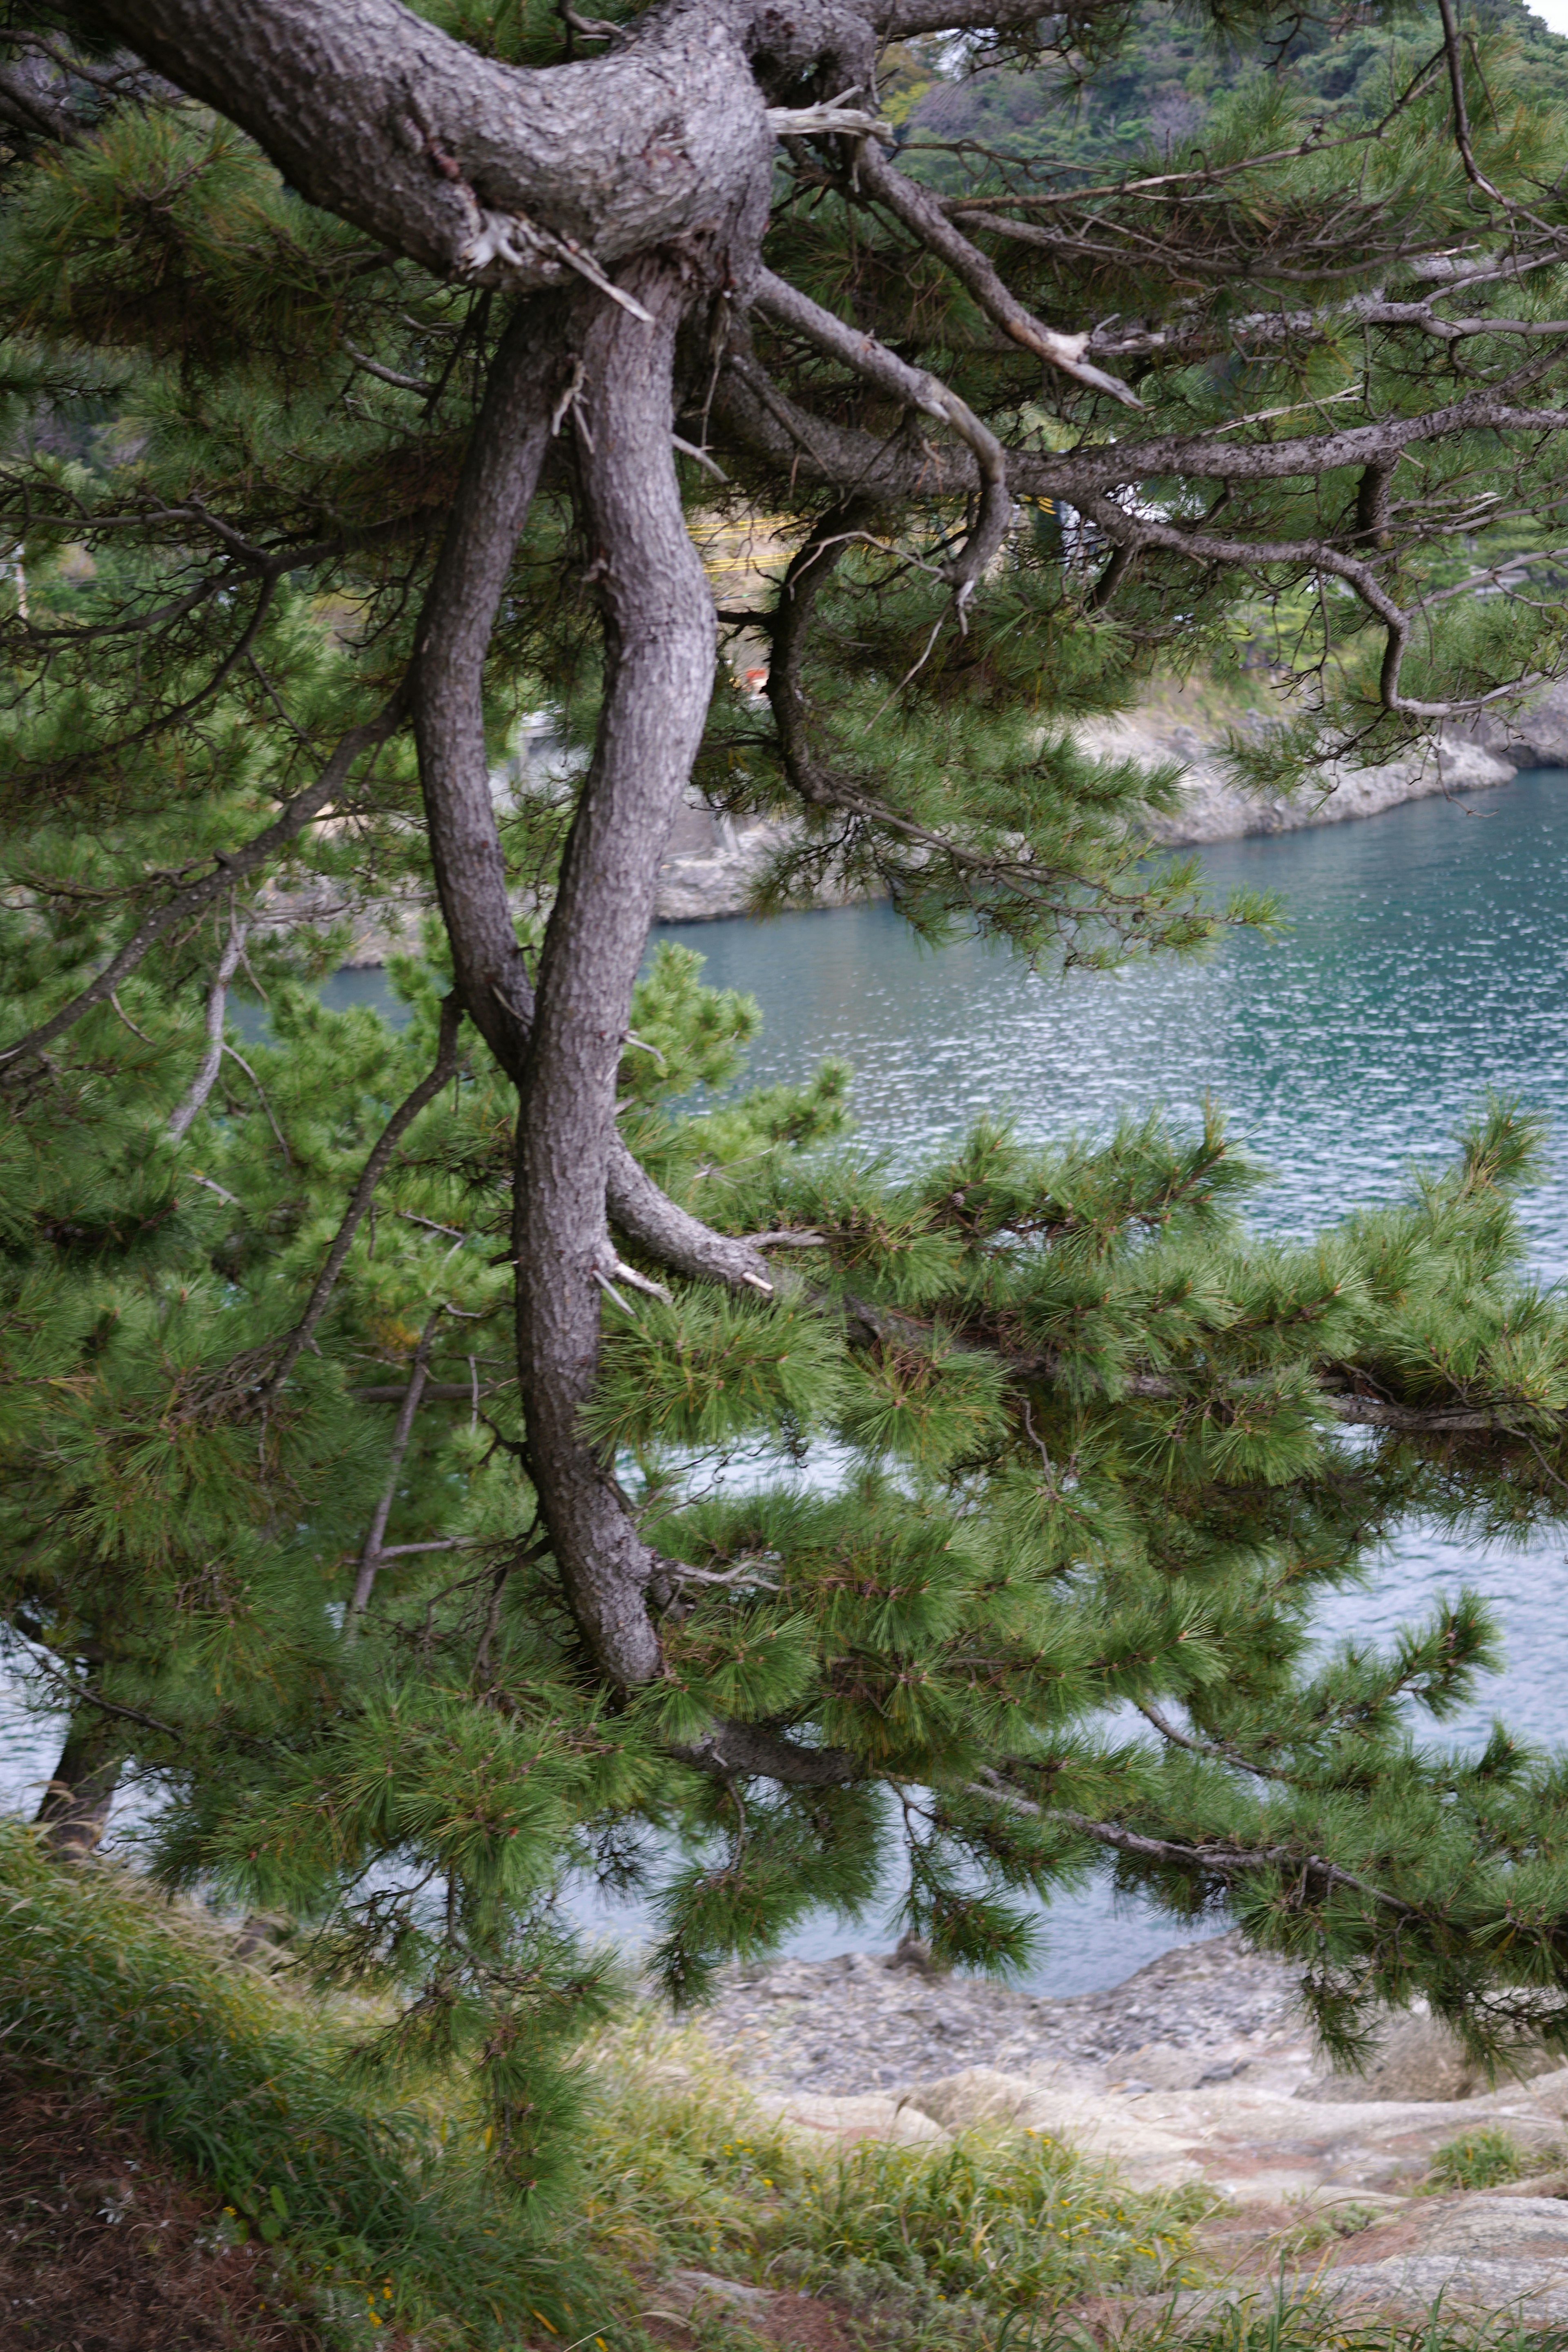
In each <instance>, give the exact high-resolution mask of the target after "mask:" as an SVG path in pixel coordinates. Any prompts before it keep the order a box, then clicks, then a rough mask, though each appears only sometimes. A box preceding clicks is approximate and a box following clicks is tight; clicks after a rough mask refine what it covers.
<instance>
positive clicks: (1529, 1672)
mask: <svg viewBox="0 0 1568 2352" xmlns="http://www.w3.org/2000/svg"><path fill="white" fill-rule="evenodd" d="M1205 866H1206V869H1207V873H1208V876H1209V877H1210V880H1211V882H1212V884H1213V885H1214V887H1215V889H1216V890H1218V891H1224V890H1226V889H1228V888H1230V887H1234V886H1237V885H1245V886H1247V887H1251V888H1255V889H1263V890H1272V891H1276V892H1278V893H1279V894H1280V895H1281V896H1282V898H1283V899H1284V901H1285V911H1286V914H1287V917H1288V919H1289V930H1288V931H1287V932H1286V934H1285V935H1284V937H1282V938H1279V939H1276V940H1259V939H1257V938H1255V937H1251V936H1248V935H1245V934H1243V935H1237V936H1234V937H1232V938H1230V939H1228V940H1226V943H1225V945H1224V946H1223V947H1222V948H1221V949H1220V950H1219V951H1218V953H1217V954H1215V956H1214V957H1213V958H1212V959H1211V960H1210V961H1207V962H1205V963H1203V964H1201V965H1185V966H1174V965H1167V966H1163V967H1155V968H1153V969H1152V970H1149V971H1142V972H1140V973H1136V974H1133V975H1132V976H1131V977H1129V978H1126V979H1122V980H1110V979H1106V978H1103V977H1094V976H1079V977H1076V978H1074V979H1072V980H1069V981H1068V982H1065V983H1064V982H1049V981H1040V980H1037V979H1035V978H1034V977H1032V976H1031V975H1030V974H1029V973H1028V972H1027V971H1026V970H1024V969H1023V968H1021V967H1020V966H1019V965H1018V964H1017V963H1016V961H1013V960H1012V959H1010V958H1009V957H1008V956H1006V955H1005V954H1004V953H1001V952H997V951H993V950H985V949H983V948H981V947H978V946H975V945H973V944H969V945H959V946H954V947H950V948H945V949H943V950H941V951H940V952H938V953H931V952H929V951H926V950H921V949H920V948H919V947H917V946H916V945H915V943H914V942H913V941H912V940H910V937H909V935H908V933H907V932H906V931H905V930H904V929H903V928H902V926H901V925H900V923H899V921H898V920H897V919H896V918H895V917H894V916H892V915H891V914H889V912H888V911H887V909H886V908H846V909H843V910H839V911H836V912H833V913H827V914H818V915H796V916H790V917H786V918H784V919H781V920H779V921H777V922H773V923H771V924H755V923H751V922H745V921H739V920H737V921H732V922H720V923H698V924H672V925H668V926H665V927H663V928H662V929H661V932H660V934H659V936H661V937H664V938H668V939H676V940H684V941H685V942H687V943H688V944H689V945H690V946H692V947H695V948H697V949H698V950H700V952H701V953H702V955H703V956H705V957H706V959H707V970H706V972H705V977H706V978H707V979H708V980H710V982H714V983H715V984H716V985H720V986H724V987H733V988H742V989H747V990H749V991H751V992H752V994H754V995H755V996H756V997H757V999H758V1000H759V1002H760V1003H761V1005H762V1008H763V1014H764V1016H765V1025H764V1028H763V1035H762V1037H761V1039H760V1041H759V1043H758V1045H757V1047H756V1049H755V1051H754V1053H753V1055H752V1076H754V1077H756V1078H757V1079H763V1080H767V1079H776V1078H798V1077H803V1076H805V1075H806V1074H807V1073H808V1072H809V1071H810V1069H811V1068H812V1067H813V1066H814V1064H815V1063H816V1061H817V1060H818V1059H819V1057H820V1056H821V1055H824V1054H830V1053H831V1054H837V1055H844V1056H845V1057H847V1059H848V1060H850V1061H851V1062H853V1063H854V1065H855V1068H856V1077H855V1083H854V1089H853V1102H854V1108H855V1111H856V1115H857V1117H858V1121H859V1127H860V1132H861V1134H862V1136H863V1137H864V1138H866V1139H869V1140H873V1141H875V1142H877V1143H878V1144H879V1145H882V1146H885V1147H886V1148H887V1149H888V1150H889V1151H890V1152H891V1153H892V1154H893V1156H894V1158H895V1160H897V1161H905V1162H907V1161H908V1160H910V1159H912V1158H915V1157H918V1156H919V1155H920V1154H921V1152H922V1151H925V1150H929V1149H930V1148H931V1147H932V1146H934V1145H937V1144H939V1143H941V1142H942V1141H943V1140H945V1139H949V1138H951V1137H952V1136H953V1135H955V1134H957V1133H958V1132H960V1131H961V1130H962V1129H963V1127H964V1126H965V1125H966V1124H967V1122H968V1121H969V1120H970V1119H972V1118H973V1117H974V1116H975V1115H976V1114H977V1113H979V1112H981V1111H985V1110H992V1109H995V1108H999V1107H1001V1106H1004V1105H1005V1106H1008V1107H1009V1108H1011V1110H1012V1111H1013V1113H1014V1115H1015V1117H1016V1120H1017V1124H1018V1126H1019V1128H1020V1129H1021V1131H1022V1132H1023V1133H1024V1134H1026V1136H1029V1137H1036V1138H1050V1137H1058V1136H1061V1135H1063V1134H1065V1133H1067V1132H1068V1130H1069V1129H1074V1128H1079V1129H1086V1130H1089V1131H1092V1132H1096V1133H1100V1134H1103V1133H1105V1132H1107V1131H1108V1130H1109V1129H1110V1127H1111V1126H1112V1125H1113V1124H1114V1122H1115V1120H1116V1118H1117V1117H1118V1116H1119V1115H1120V1114H1121V1113H1122V1112H1123V1111H1130V1110H1131V1111H1140V1110H1142V1109H1145V1108H1148V1107H1149V1106H1150V1105H1152V1104H1154V1103H1163V1104H1164V1105H1165V1107H1166V1108H1167V1110H1168V1111H1169V1113H1170V1114H1171V1116H1172V1117H1173V1118H1174V1119H1177V1120H1191V1119H1193V1118H1195V1117H1196V1116H1197V1114H1198V1110H1199V1107H1200V1105H1201V1103H1202V1101H1203V1098H1204V1097H1205V1095H1213V1096H1214V1097H1215V1098H1216V1099H1217V1100H1218V1101H1219V1102H1220V1103H1221V1104H1222V1105H1223V1106H1224V1108H1226V1111H1227V1113H1228V1114H1229V1115H1230V1118H1231V1120H1232V1122H1233V1125H1234V1127H1235V1129H1237V1132H1238V1133H1239V1134H1240V1135H1241V1136H1242V1137H1243V1138H1244V1139H1245V1140H1246V1142H1247V1145H1248V1146H1249V1147H1250V1149H1251V1150H1252V1151H1253V1153H1254V1155H1255V1156H1256V1157H1258V1158H1259V1159H1261V1160H1265V1161H1267V1162H1268V1164H1269V1166H1270V1167H1271V1168H1272V1169H1273V1170H1274V1171H1275V1173H1276V1178H1277V1181H1276V1182H1275V1183H1274V1184H1273V1185H1272V1187H1271V1188H1270V1189H1269V1190H1268V1192H1264V1193H1262V1194H1261V1195H1259V1196H1258V1207H1257V1211H1256V1216H1257V1221H1258V1223H1259V1224H1260V1225H1266V1226H1268V1228H1269V1229H1271V1230H1274V1231H1277V1232H1280V1233H1286V1234H1307V1233H1310V1232H1311V1231H1312V1230H1314V1229H1315V1228H1316V1227H1317V1226H1319V1225H1321V1224H1323V1223H1330V1222H1331V1221H1332V1220H1333V1219H1334V1218H1336V1217H1337V1216H1339V1215H1341V1214H1342V1213H1344V1211H1345V1210H1346V1209H1348V1208H1352V1207H1356V1206H1360V1205H1363V1204H1365V1203H1370V1202H1376V1201H1380V1200H1384V1199H1386V1198H1387V1197H1388V1196H1389V1195H1390V1194H1391V1193H1392V1192H1396V1191H1397V1190H1398V1189H1399V1187H1400V1186H1401V1185H1402V1183H1403V1182H1404V1181H1405V1174H1406V1171H1407V1169H1408V1167H1409V1164H1410V1162H1411V1160H1413V1159H1426V1160H1431V1159H1432V1158H1434V1157H1436V1156H1437V1155H1439V1154H1441V1153H1442V1152H1443V1150H1445V1148H1446V1143H1447V1137H1448V1136H1449V1134H1450V1133H1451V1131H1452V1130H1453V1129H1454V1128H1455V1127H1456V1126H1457V1125H1458V1122H1459V1120H1460V1119H1461V1118H1463V1117H1464V1116H1465V1114H1466V1112H1467V1111H1468V1109H1469V1108H1470V1107H1471V1106H1472V1105H1473V1104H1474V1103H1475V1102H1476V1100H1477V1098H1478V1097H1479V1095H1480V1094H1481V1093H1482V1092H1483V1091H1484V1090H1485V1089H1486V1088H1488V1087H1492V1088H1496V1089H1498V1090H1500V1091H1501V1092H1504V1093H1509V1094H1514V1095H1517V1096H1519V1097H1521V1099H1522V1100H1523V1101H1524V1102H1526V1103H1529V1104H1531V1105H1533V1106H1537V1107H1539V1108H1542V1109H1544V1110H1546V1111H1547V1112H1549V1113H1550V1114H1552V1117H1553V1118H1554V1120H1555V1122H1556V1129H1555V1135H1554V1139H1553V1166H1552V1173H1551V1176H1550V1178H1549V1180H1548V1181H1546V1182H1545V1183H1543V1184H1542V1185H1541V1186H1540V1187H1539V1188H1538V1189H1537V1190H1536V1191H1534V1192H1532V1193H1531V1194H1530V1196H1529V1197H1528V1199H1527V1200H1526V1202H1525V1204H1524V1213H1525V1222H1526V1224H1527V1227H1528V1230H1529V1234H1530V1240H1531V1256H1532V1260H1533V1264H1534V1265H1535V1267H1536V1269H1537V1271H1538V1272H1539V1273H1540V1274H1541V1275H1542V1277H1543V1278H1545V1279H1547V1280H1550V1281H1553V1282H1555V1281H1557V1280H1560V1279H1562V1278H1563V1276H1564V1275H1565V1274H1568V774H1561V775H1560V774H1557V773H1551V774H1542V775H1534V776H1524V777H1521V779H1520V780H1519V781H1518V782H1515V783H1514V784H1513V785H1512V786H1510V787H1505V788H1504V789H1503V790H1502V791H1500V792H1497V793H1480V794H1478V795H1477V796H1476V797H1475V798H1474V799H1473V800H1472V801H1470V802H1468V803H1463V804H1461V803H1448V802H1445V801H1442V800H1436V801H1425V802H1419V803H1415V804H1414V805H1412V806H1410V807H1407V808H1404V809H1399V810H1395V811H1394V812H1392V813H1391V814H1387V815H1384V816H1381V817H1376V818H1373V819H1370V820H1367V821H1364V822H1362V823H1354V824H1334V825H1327V826H1322V827H1319V828H1316V829H1313V830H1311V831H1308V832H1303V833H1297V834H1287V835H1279V836H1275V837H1272V838H1264V839H1259V840H1255V841H1245V842H1234V843H1226V844H1223V845H1218V846H1216V847H1215V848H1213V849H1211V850H1209V851H1208V852H1207V853H1206V855H1205ZM328 993H329V997H330V998H331V1001H335V1002H338V1003H346V1002H353V1001H366V1000H368V1001H372V1002H378V1001H384V993H385V992H384V987H383V984H382V982H380V979H379V976H378V975H375V974H372V973H342V974H341V975H340V976H339V978H338V980H337V981H336V982H332V983H330V985H329V991H328ZM1565 1550H1568V1545H1565V1542H1564V1539H1563V1538H1551V1539H1550V1540H1548V1541H1545V1542H1542V1543H1540V1544H1537V1545H1534V1546H1532V1547H1531V1549H1528V1550H1525V1551H1512V1552H1497V1551H1494V1552H1490V1553H1487V1552H1484V1551H1480V1550H1479V1549H1476V1548H1475V1547H1473V1546H1467V1545H1464V1544H1459V1543H1454V1542H1452V1541H1449V1540H1447V1539H1445V1538H1440V1537H1438V1536H1436V1535H1435V1534H1433V1533H1431V1532H1430V1531H1429V1530H1426V1529H1424V1528H1419V1527H1412V1528H1406V1529H1405V1531H1404V1532H1403V1534H1402V1536H1401V1538H1400V1540H1399V1541H1398V1543H1397V1544H1396V1545H1395V1546H1394V1547H1393V1548H1392V1550H1391V1553H1390V1556H1389V1557H1388V1558H1387V1559H1386V1560H1385V1561H1384V1564H1383V1566H1382V1569H1381V1570H1380V1573H1379V1576H1378V1579H1377V1581H1376V1585H1375V1589H1374V1590H1373V1591H1368V1592H1365V1593H1363V1594H1357V1595H1352V1596H1349V1597H1347V1598H1344V1599H1342V1600H1341V1601H1339V1602H1337V1603H1336V1604H1335V1615H1334V1619H1333V1622H1332V1623H1331V1625H1330V1626H1328V1627H1327V1628H1326V1630H1327V1631H1328V1632H1329V1633H1350V1632H1352V1631H1355V1632H1366V1633H1373V1632H1378V1631H1386V1630H1387V1629H1388V1628H1390V1627H1391V1626H1393V1625H1394V1624H1395V1623H1396V1622H1399V1621H1400V1620H1401V1619H1403V1618H1407V1617H1408V1616H1410V1615H1411V1614H1413V1613H1415V1612H1419V1611H1421V1610H1422V1609H1423V1608H1425V1607H1426V1605H1427V1604H1428V1603H1429V1602H1430V1601H1431V1600H1432V1599H1433V1598H1434V1597H1435V1595H1436V1593H1437V1592H1438V1591H1440V1590H1442V1589H1444V1588H1447V1587H1452V1586H1455V1585H1457V1584H1458V1583H1460V1582H1464V1581H1468V1582H1472V1583H1476V1584H1479V1586H1480V1587H1481V1588H1482V1589H1483V1590H1484V1591H1488V1592H1489V1593H1490V1594H1491V1595H1492V1596H1493V1598H1494V1601H1495V1602H1496V1605H1497V1607H1498V1610H1499V1612H1500V1616H1501V1619H1502V1622H1503V1625H1504V1628H1505V1632H1506V1638H1507V1643H1508V1667H1507V1671H1506V1673H1505V1674H1504V1675H1501V1676H1500V1677H1498V1678H1495V1679H1494V1680H1492V1681H1491V1682H1490V1683H1489V1685H1487V1686H1486V1687H1485V1688H1484V1689H1483V1691H1482V1692H1481V1694H1480V1695H1479V1698H1478V1700H1477V1702H1476V1703H1475V1705H1473V1706H1471V1708H1470V1709H1469V1710H1468V1714H1467V1716H1466V1717H1464V1718H1463V1719H1462V1720H1461V1722H1460V1723H1459V1724H1458V1727H1456V1728H1453V1729H1448V1730H1446V1731H1445V1732H1444V1733H1443V1734H1442V1736H1443V1737H1444V1738H1454V1737H1459V1738H1469V1739H1474V1738H1478V1737H1479V1736H1480V1735H1481V1734H1482V1733H1483V1731H1484V1728H1485V1727H1486V1724H1487V1723H1488V1721H1489V1718H1490V1717H1491V1715H1492V1714H1493V1713H1494V1712H1497V1711H1501V1712H1503V1713H1505V1714H1506V1715H1507V1717H1509V1719H1510V1722H1511V1723H1512V1724H1513V1726H1514V1727H1515V1728H1516V1729H1518V1730H1520V1731H1522V1732H1524V1733H1526V1734H1528V1735H1530V1736H1531V1737H1534V1738H1538V1739H1542V1740H1550V1741H1558V1740H1561V1739H1563V1738H1564V1737H1565V1736H1568V1610H1565V1609H1564V1607H1563V1601H1564V1597H1565V1595H1568V1561H1565V1558H1564V1554H1565ZM19 1729H20V1727H19V1726H18V1727H16V1730H15V1731H13V1733H12V1737H11V1740H10V1743H9V1744H10V1746H11V1748H12V1769H11V1770H10V1771H7V1770H6V1769H5V1756H4V1752H3V1751H4V1750H5V1747H6V1745H7V1738H6V1723H5V1716H4V1708H3V1703H0V1781H4V1780H11V1781H12V1782H13V1784H15V1781H16V1775H17V1771H18V1769H20V1766H21V1762H22V1752H21V1748H20V1747H19V1746H18V1745H17V1741H16V1731H19ZM623 1924H624V1923H623ZM877 1940H878V1938H877V1937H876V1934H875V1932H874V1931H873V1930H871V1929H868V1928H860V1929H858V1930H856V1931H853V1932H851V1933H850V1934H845V1933H844V1932H843V1931H842V1930H839V1929H837V1928H835V1927H831V1926H824V1927H822V1928H820V1929H818V1930H813V1931H812V1932H810V1933H809V1934H807V1935H806V1936H805V1937H802V1938H800V1939H799V1945H798V1948H802V1949H805V1950H808V1951H817V1952H826V1951H828V1950H833V1949H837V1948H844V1947H845V1946H846V1945H847V1944H849V1943H854V1942H860V1943H874V1942H875V1941H877ZM1173 1940H1175V1939H1174V1937H1173V1932H1172V1929H1171V1927H1169V1925H1168V1924H1166V1923H1164V1922H1162V1921H1160V1920H1158V1919H1156V1918H1154V1917H1152V1916H1148V1915H1145V1914H1143V1913H1142V1912H1136V1911H1135V1912H1131V1913H1122V1914H1120V1915H1113V1914H1112V1912H1111V1909H1110V1905H1109V1902H1108V1900H1107V1898H1106V1897H1105V1896H1104V1895H1100V1894H1091V1895H1087V1896H1084V1897H1082V1898H1079V1899H1078V1900H1076V1901H1074V1902H1071V1903H1068V1904H1061V1905H1058V1906H1056V1908H1055V1910H1054V1911H1053V1914H1052V1916H1051V1923H1050V1928H1049V1950H1048V1954H1047V1958H1046V1960H1045V1962H1044V1964H1043V1966H1042V1969H1041V1970H1040V1978H1039V1980H1040V1982H1041V1983H1042V1984H1043V1985H1045V1986H1046V1987H1047V1989H1049V1990H1055V1991H1060V1992H1070V1991H1077V1990H1087V1989H1089V1988H1092V1987H1095V1986H1100V1985H1105V1984H1110V1983H1114V1982H1116V1981H1117V1980H1118V1979H1120V1978H1121V1977H1123V1976H1125V1975H1126V1974H1127V1973H1128V1972H1129V1970H1130V1969H1133V1968H1136V1967H1138V1966H1139V1965H1141V1963H1142V1961H1143V1960H1144V1959H1146V1958H1151V1957H1152V1955H1153V1954H1154V1953H1155V1952H1156V1951H1158V1950H1160V1949H1161V1948H1163V1947H1164V1946H1166V1945H1168V1944H1170V1943H1171V1942H1172V1941H1173Z"/></svg>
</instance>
